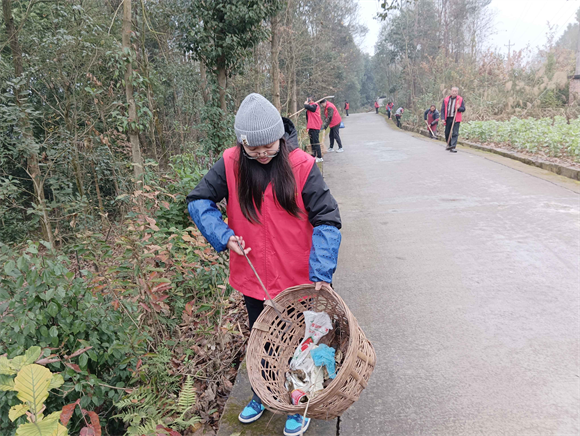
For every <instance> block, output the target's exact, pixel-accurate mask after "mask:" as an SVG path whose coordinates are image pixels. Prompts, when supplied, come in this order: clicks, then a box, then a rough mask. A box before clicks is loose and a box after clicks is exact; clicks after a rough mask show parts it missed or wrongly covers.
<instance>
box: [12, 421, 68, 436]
mask: <svg viewBox="0 0 580 436" xmlns="http://www.w3.org/2000/svg"><path fill="white" fill-rule="evenodd" d="M58 425H59V424H58V418H57V419H48V418H45V419H43V420H42V421H39V422H34V423H33V422H31V423H29V424H22V425H21V426H19V427H18V429H17V430H16V436H54V435H56V434H57V431H58Z"/></svg>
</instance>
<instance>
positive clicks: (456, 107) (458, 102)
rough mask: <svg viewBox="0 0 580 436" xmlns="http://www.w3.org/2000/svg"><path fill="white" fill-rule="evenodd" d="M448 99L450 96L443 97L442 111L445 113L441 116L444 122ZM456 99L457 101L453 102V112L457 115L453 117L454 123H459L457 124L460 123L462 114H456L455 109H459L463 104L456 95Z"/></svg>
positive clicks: (461, 99) (460, 98) (461, 98)
mask: <svg viewBox="0 0 580 436" xmlns="http://www.w3.org/2000/svg"><path fill="white" fill-rule="evenodd" d="M450 97H451V96H450V95H448V96H447V97H445V100H443V110H444V111H445V112H444V113H443V114H442V115H443V120H445V119H446V118H447V105H448V104H449V98H450ZM456 98H457V101H456V102H455V112H456V113H457V115H456V116H455V122H456V123H459V122H461V115H462V114H463V112H457V109H459V108H460V107H461V103H463V97H461V96H460V95H458V96H457V97H456Z"/></svg>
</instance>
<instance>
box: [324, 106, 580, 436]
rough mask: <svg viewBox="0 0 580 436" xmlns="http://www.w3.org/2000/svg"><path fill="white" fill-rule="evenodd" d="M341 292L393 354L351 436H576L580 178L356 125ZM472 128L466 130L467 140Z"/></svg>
mask: <svg viewBox="0 0 580 436" xmlns="http://www.w3.org/2000/svg"><path fill="white" fill-rule="evenodd" d="M344 122H345V124H346V128H345V129H343V130H341V134H342V138H343V144H344V148H345V153H342V154H338V153H328V154H327V155H325V156H324V159H325V162H324V175H325V179H326V181H327V183H328V185H329V187H330V189H331V191H332V193H333V194H334V196H335V197H336V199H337V200H338V203H339V205H340V211H341V215H342V219H343V231H342V232H343V242H342V246H341V249H340V259H339V267H338V270H337V273H336V275H335V279H334V284H335V288H336V290H337V292H338V293H339V294H341V295H342V296H343V298H344V299H345V300H346V302H347V304H348V305H349V307H350V308H351V310H352V312H353V313H354V314H355V316H356V317H357V319H358V320H359V323H360V324H361V326H362V327H363V329H364V331H365V332H366V334H367V336H368V337H369V339H371V340H372V342H373V344H374V346H375V349H376V352H377V357H378V366H377V367H376V370H375V372H374V374H373V376H372V378H371V381H370V384H369V387H368V388H367V389H366V390H365V392H364V393H363V395H362V396H361V399H360V400H359V401H358V402H357V403H355V405H353V406H352V407H351V409H349V410H348V411H347V412H346V413H345V414H344V415H343V417H342V418H341V419H340V422H339V433H340V434H341V435H345V436H353V435H356V436H378V435H397V436H406V435H445V436H449V435H466V436H472V435H494V436H496V435H518V436H519V435H526V436H527V435H541V436H547V435H577V434H579V432H580V429H579V407H580V398H579V386H580V384H579V380H580V379H579V358H578V356H579V332H580V324H579V307H580V306H579V294H580V292H579V287H580V285H579V283H580V281H579V266H580V225H579V223H580V203H579V201H580V195H579V192H580V189H579V185H578V184H577V183H576V182H572V181H568V180H564V179H563V178H561V177H560V176H556V175H553V174H551V173H547V172H545V171H542V170H538V169H535V168H531V167H527V166H526V165H524V164H520V163H516V162H512V161H510V160H509V159H505V158H500V157H497V156H493V155H489V154H486V153H481V152H477V151H468V150H466V149H462V148H460V149H459V152H458V153H457V154H451V153H449V152H446V151H444V148H443V147H444V146H443V145H441V143H436V142H433V141H430V140H429V139H427V138H422V137H417V136H416V135H412V134H409V133H408V132H403V131H400V130H398V129H396V128H394V127H391V126H389V125H387V122H386V121H385V119H384V118H383V117H382V116H381V115H376V114H374V113H367V114H355V115H351V116H350V117H348V118H346V117H345V120H344ZM460 133H461V132H460Z"/></svg>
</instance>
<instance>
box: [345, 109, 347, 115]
mask: <svg viewBox="0 0 580 436" xmlns="http://www.w3.org/2000/svg"><path fill="white" fill-rule="evenodd" d="M345 110H346V116H347V117H348V109H345Z"/></svg>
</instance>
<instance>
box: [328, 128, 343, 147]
mask: <svg viewBox="0 0 580 436" xmlns="http://www.w3.org/2000/svg"><path fill="white" fill-rule="evenodd" d="M328 137H329V138H330V148H332V147H334V140H336V143H337V144H338V148H342V141H341V140H340V124H337V125H336V126H334V127H331V128H330V135H329V136H328Z"/></svg>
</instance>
